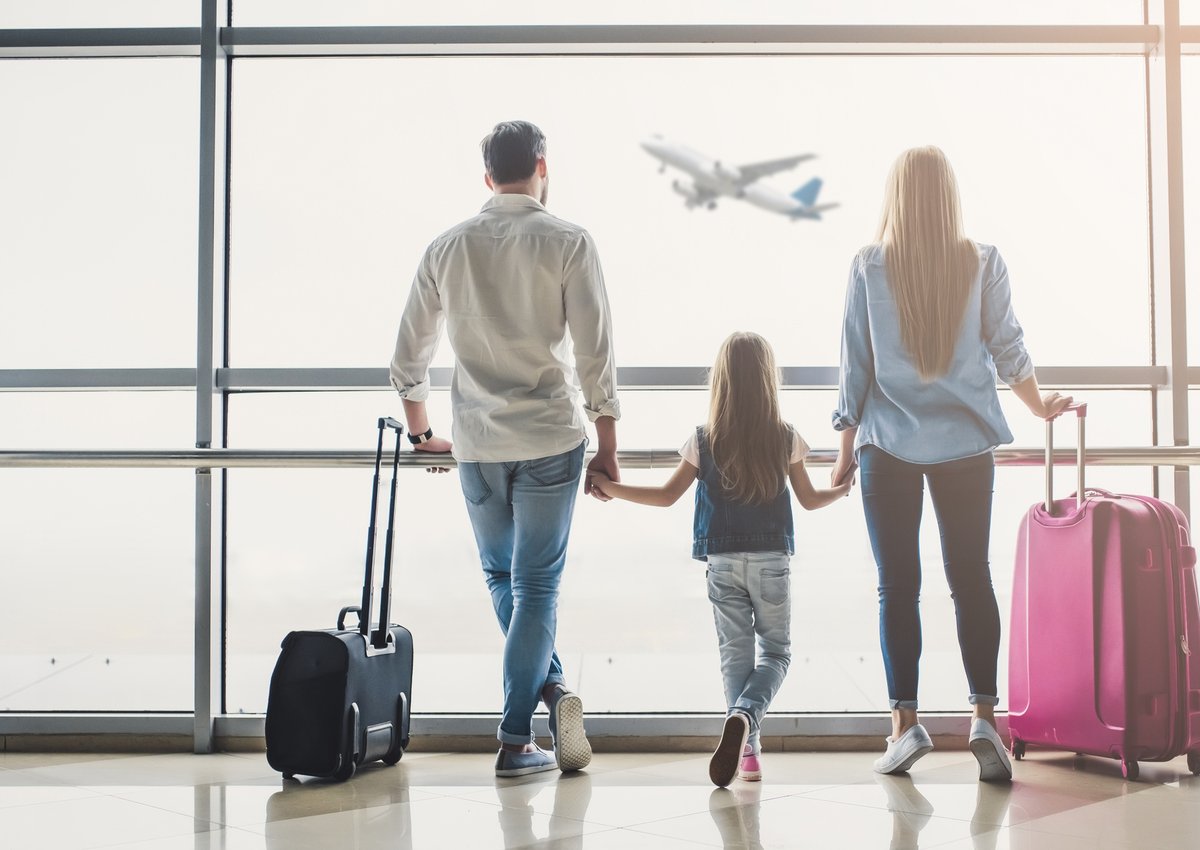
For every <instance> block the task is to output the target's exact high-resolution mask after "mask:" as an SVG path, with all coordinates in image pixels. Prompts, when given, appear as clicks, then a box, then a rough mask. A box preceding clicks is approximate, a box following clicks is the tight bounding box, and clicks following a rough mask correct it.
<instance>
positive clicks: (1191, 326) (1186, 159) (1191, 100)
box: [1180, 0, 1200, 430]
mask: <svg viewBox="0 0 1200 850" xmlns="http://www.w3.org/2000/svg"><path fill="white" fill-rule="evenodd" d="M1197 5H1198V6H1200V0H1197ZM1196 22H1197V23H1200V9H1198V14H1197V15H1196ZM1180 67H1181V74H1182V77H1183V229H1184V245H1186V246H1187V248H1189V249H1191V250H1189V251H1187V257H1186V260H1185V265H1184V268H1185V270H1186V272H1187V315H1188V326H1187V330H1188V363H1190V364H1191V365H1193V366H1198V365H1200V56H1184V57H1183V59H1182V61H1181V62H1180ZM1192 421H1193V422H1195V420H1194V419H1193V420H1192ZM1192 427H1193V430H1194V429H1195V425H1193V426H1192Z"/></svg>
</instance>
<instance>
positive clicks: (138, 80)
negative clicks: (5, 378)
mask: <svg viewBox="0 0 1200 850" xmlns="http://www.w3.org/2000/svg"><path fill="white" fill-rule="evenodd" d="M197 70H198V63H197V62H196V61H195V60H192V59H87V60H82V59H77V60H67V61H62V60H41V59H26V60H20V61H14V60H5V61H0V106H2V107H3V109H4V116H5V126H6V129H5V132H4V133H2V134H0V182H2V183H3V186H4V198H3V202H2V203H0V232H3V233H4V248H3V250H0V280H3V281H4V299H5V303H4V309H3V310H2V311H0V364H2V366H3V368H8V369H12V368H43V369H45V368H93V369H94V368H99V367H146V366H189V365H194V364H195V358H196V182H197V169H196V157H197V138H198V135H199V128H198V122H197V111H196V107H195V93H196V89H197V82H198V77H197Z"/></svg>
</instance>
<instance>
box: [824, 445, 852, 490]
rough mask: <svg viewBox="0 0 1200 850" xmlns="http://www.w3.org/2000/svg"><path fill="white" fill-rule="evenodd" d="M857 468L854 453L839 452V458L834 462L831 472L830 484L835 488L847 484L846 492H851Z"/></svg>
mask: <svg viewBox="0 0 1200 850" xmlns="http://www.w3.org/2000/svg"><path fill="white" fill-rule="evenodd" d="M856 469H858V464H857V463H855V461H854V455H853V454H849V453H846V452H838V457H837V460H836V461H834V464H833V472H831V473H830V474H829V485H830V486H831V487H835V488H836V487H841V486H843V485H845V487H846V492H847V493H849V492H850V489H849V488H850V485H851V484H852V483H853V482H854V470H856Z"/></svg>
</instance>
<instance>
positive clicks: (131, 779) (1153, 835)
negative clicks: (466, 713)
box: [0, 752, 1200, 850]
mask: <svg viewBox="0 0 1200 850" xmlns="http://www.w3.org/2000/svg"><path fill="white" fill-rule="evenodd" d="M873 758H874V755H872V754H867V753H788V754H782V753H767V754H766V756H765V757H764V759H763V768H764V772H765V775H766V781H764V782H762V783H748V782H741V781H739V782H736V783H735V784H734V786H733V787H732V788H730V789H728V790H723V789H714V788H713V787H712V786H711V785H710V784H709V783H708V780H707V773H706V765H707V757H706V756H703V755H699V754H680V753H676V754H598V755H597V756H596V758H595V760H594V761H593V763H592V766H591V767H590V768H589V769H588V770H587V771H586V772H582V773H577V774H573V775H561V774H558V773H548V774H541V775H539V776H533V777H526V778H524V779H516V780H495V779H494V778H493V776H492V772H491V771H492V757H491V756H488V755H475V754H472V755H465V754H424V753H410V754H408V755H406V756H405V757H404V760H403V761H402V762H401V763H400V764H399V765H398V766H396V767H390V768H389V767H384V766H382V765H377V766H374V767H370V768H366V769H364V770H362V771H360V772H359V774H358V775H357V776H356V777H355V778H354V779H353V780H352V781H350V782H348V783H344V784H336V783H330V782H322V781H305V782H294V781H291V782H285V781H283V780H282V779H281V777H280V776H279V775H278V774H277V773H275V772H274V771H272V770H271V769H270V768H269V767H268V766H267V763H266V759H265V758H264V757H263V756H262V755H261V754H236V755H235V754H221V755H212V756H190V755H150V756H146V755H72V754H54V755H39V754H17V753H8V754H0V846H2V847H4V848H6V849H7V848H13V850H16V848H22V850H24V848H36V849H37V850H42V848H45V850H63V848H85V847H121V848H144V849H145V850H151V848H153V850H159V848H162V849H163V850H175V848H181V850H182V848H187V850H199V849H200V848H204V850H214V849H215V848H228V850H243V848H246V849H247V850H250V848H263V847H267V848H272V849H273V850H275V849H276V848H278V850H284V848H287V850H291V848H352V847H353V848H358V847H362V848H367V847H370V848H375V847H378V848H388V850H410V848H411V850H427V848H437V850H443V848H445V850H458V848H463V849H464V850H487V848H516V847H538V848H572V850H581V849H583V848H585V849H586V850H643V848H645V850H687V848H700V847H723V848H747V849H748V850H753V849H754V848H780V847H820V848H860V847H861V848H872V850H874V848H892V850H898V848H916V847H923V848H928V847H944V848H948V850H949V849H952V850H980V848H985V850H1001V849H1002V848H1021V850H1051V849H1052V848H1053V850H1092V848H1097V849H1098V850H1104V849H1105V848H1112V849H1113V850H1124V849H1125V848H1130V850H1132V848H1137V850H1146V848H1155V850H1158V848H1162V850H1168V849H1169V848H1187V850H1194V848H1196V847H1197V846H1200V777H1193V776H1191V775H1190V774H1189V773H1188V772H1187V769H1186V765H1185V764H1184V761H1183V760H1182V759H1178V760H1176V761H1174V762H1170V763H1167V764H1162V765H1154V764H1145V765H1143V766H1142V778H1141V780H1140V781H1138V782H1126V781H1125V780H1123V779H1122V778H1121V773H1120V768H1119V766H1118V765H1117V763H1116V762H1112V761H1107V760H1102V759H1092V758H1087V759H1082V758H1081V759H1075V758H1073V757H1072V756H1070V755H1062V754H1049V753H1031V754H1030V756H1029V757H1028V758H1027V759H1026V760H1025V761H1024V762H1022V763H1020V764H1018V765H1017V775H1016V780H1015V781H1014V782H1013V783H1012V784H1011V785H980V784H979V783H978V782H976V781H975V775H976V774H975V763H974V760H973V759H972V757H971V755H970V754H969V753H966V752H935V753H933V754H931V755H930V756H928V757H926V758H925V759H924V760H922V761H921V762H920V764H918V765H917V767H916V768H915V769H914V771H913V773H912V775H911V777H877V776H874V775H873V774H872V773H871V771H870V764H871V760H872V759H873Z"/></svg>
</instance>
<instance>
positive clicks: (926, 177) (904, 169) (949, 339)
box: [877, 146, 979, 381]
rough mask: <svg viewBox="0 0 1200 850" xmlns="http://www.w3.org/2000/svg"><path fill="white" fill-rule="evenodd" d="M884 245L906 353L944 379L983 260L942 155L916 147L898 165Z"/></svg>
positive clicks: (882, 227) (925, 375)
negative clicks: (965, 230)
mask: <svg viewBox="0 0 1200 850" xmlns="http://www.w3.org/2000/svg"><path fill="white" fill-rule="evenodd" d="M877 238H878V240H879V242H880V243H881V244H882V246H883V253H884V262H885V263H886V265H887V277H888V284H889V285H890V286H891V290H892V297H893V298H894V299H895V301H896V309H897V311H898V313H899V315H900V335H901V339H902V340H903V341H904V347H905V348H906V349H907V350H908V353H909V356H911V357H912V359H913V362H914V363H915V364H916V367H917V372H918V374H920V376H921V378H922V379H923V380H926V381H930V380H933V379H934V378H938V377H941V376H942V375H944V374H946V370H947V369H949V368H950V360H951V358H952V357H953V356H954V347H955V345H956V344H957V342H958V333H959V329H960V327H961V326H962V318H963V312H964V311H965V310H966V306H967V298H968V297H969V295H970V291H971V283H972V281H974V279H975V275H976V274H977V273H978V271H979V253H978V249H977V248H976V247H975V243H974V242H972V241H971V240H970V239H968V238H967V237H966V236H965V235H964V233H963V225H962V211H961V209H960V206H959V199H958V183H957V182H956V181H955V179H954V171H953V169H951V168H950V163H949V161H948V160H947V159H946V155H945V154H944V153H942V151H941V150H940V149H939V148H936V147H933V146H929V147H924V148H912V149H910V150H906V151H905V152H904V153H902V154H900V156H899V157H898V158H897V159H896V162H895V164H894V165H893V166H892V170H891V173H890V174H889V175H888V179H887V187H886V189H885V190H884V198H883V217H882V219H881V221H880V223H879V236H878V237H877Z"/></svg>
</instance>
